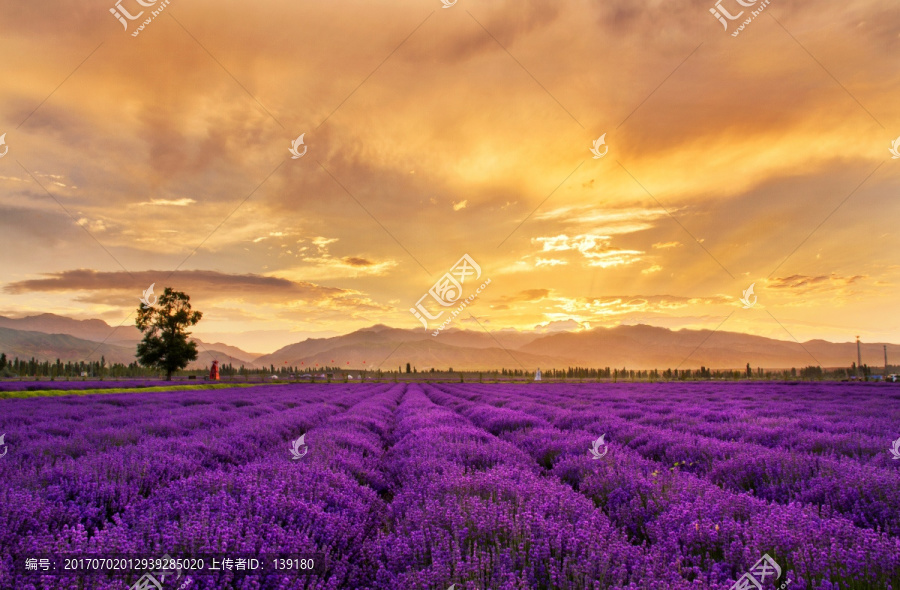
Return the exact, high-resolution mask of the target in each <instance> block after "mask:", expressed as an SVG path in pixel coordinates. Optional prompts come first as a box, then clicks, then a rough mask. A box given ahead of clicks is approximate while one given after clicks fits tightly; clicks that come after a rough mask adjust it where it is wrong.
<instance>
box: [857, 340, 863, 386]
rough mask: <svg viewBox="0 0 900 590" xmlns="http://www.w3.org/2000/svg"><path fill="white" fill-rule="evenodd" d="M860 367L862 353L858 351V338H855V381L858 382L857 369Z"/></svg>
mask: <svg viewBox="0 0 900 590" xmlns="http://www.w3.org/2000/svg"><path fill="white" fill-rule="evenodd" d="M861 366H862V353H861V352H860V349H859V336H857V337H856V380H857V381H859V368H860V367H861Z"/></svg>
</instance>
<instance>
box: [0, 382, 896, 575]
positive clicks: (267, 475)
mask: <svg viewBox="0 0 900 590" xmlns="http://www.w3.org/2000/svg"><path fill="white" fill-rule="evenodd" d="M0 434H5V445H6V446H5V447H4V449H6V455H5V456H3V457H0V559H2V561H0V588H4V589H6V588H15V589H16V590H30V589H37V588H67V589H68V588H86V589H117V590H124V589H126V588H129V587H130V586H131V585H132V584H135V583H136V582H137V580H138V578H139V577H140V574H139V573H127V574H121V575H115V576H114V575H106V574H97V573H95V574H93V575H85V574H84V573H79V574H74V573H70V574H62V575H55V576H48V575H39V574H35V573H24V572H23V571H21V567H20V565H21V562H20V561H19V560H20V559H23V558H24V557H27V556H37V555H44V554H93V555H101V556H103V555H126V554H127V555H142V556H147V557H151V556H162V555H163V554H168V555H171V556H173V557H177V556H189V555H200V554H207V555H209V554H226V553H233V554H242V555H251V554H258V555H262V554H274V553H295V554H310V555H312V554H315V555H316V556H317V558H316V559H317V561H318V562H319V563H320V564H321V565H320V566H319V567H318V568H317V569H316V571H315V572H313V573H299V574H294V575H286V574H275V573H273V572H268V573H266V574H265V575H253V576H251V575H239V574H238V573H237V572H233V571H232V572H224V573H217V574H212V575H192V574H191V573H187V574H184V575H183V576H182V577H181V578H180V579H179V580H172V579H171V576H170V578H169V580H166V582H165V585H164V586H163V587H164V588H173V589H174V588H191V589H193V588H204V589H213V588H240V589H263V588H279V589H295V588H296V589H301V588H302V589H307V588H308V589H312V588H316V589H341V588H354V589H357V588H358V589H369V590H394V589H434V590H444V589H446V588H449V587H450V586H451V585H454V584H455V589H456V590H475V589H479V590H487V589H496V590H501V589H502V590H513V589H515V590H526V589H529V590H535V589H541V590H543V589H556V588H559V589H571V590H575V589H606V588H610V589H612V588H627V589H654V590H669V589H688V588H691V589H697V590H701V589H722V590H727V589H729V588H731V587H732V586H733V585H734V584H735V582H736V580H738V579H739V578H741V577H742V576H743V575H744V574H745V573H746V572H748V571H750V570H751V568H752V567H753V566H754V564H756V563H757V562H758V561H759V560H760V558H761V557H762V556H763V555H764V554H767V555H768V556H770V557H771V558H772V559H773V560H774V561H775V562H777V564H778V565H779V566H780V569H781V570H782V575H781V576H780V578H779V579H778V580H777V582H773V581H772V579H771V577H770V578H769V579H768V580H767V581H766V584H767V585H766V586H764V587H765V588H778V587H780V586H783V585H784V584H787V585H786V586H784V587H786V588H794V589H800V588H803V589H873V590H874V589H879V590H880V589H895V590H896V589H900V461H895V460H893V459H892V455H891V453H890V452H889V448H890V446H891V441H892V440H893V439H895V438H897V437H900V389H898V388H893V387H890V386H868V385H863V384H846V385H841V384H821V385H808V384H803V385H792V384H731V383H728V384H713V383H703V384H697V383H688V384H685V383H679V384H674V383H673V384H666V383H662V384H652V385H651V384H618V385H610V384H584V385H556V384H541V385H492V384H452V385H450V384H431V385H430V384H346V385H309V384H304V385H273V386H260V387H252V388H244V389H220V390H214V391H180V392H158V393H149V392H148V393H131V394H107V395H88V396H77V397H76V396H71V397H55V398H44V399H42V398H34V399H8V400H0ZM300 435H304V441H303V442H304V443H305V448H306V453H305V454H304V455H302V458H299V459H295V458H293V456H292V452H291V450H292V444H291V441H293V440H296V439H297V438H298V437H299V436H300ZM600 435H605V436H604V443H605V444H604V445H603V447H602V448H603V453H602V456H601V457H600V458H594V456H593V455H592V454H591V452H590V450H591V449H592V441H595V440H597V439H598V437H600ZM2 452H3V451H2V450H0V453H2ZM787 580H790V582H789V583H787ZM745 587H747V588H753V587H755V586H745Z"/></svg>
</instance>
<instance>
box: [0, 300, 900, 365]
mask: <svg viewBox="0 0 900 590" xmlns="http://www.w3.org/2000/svg"><path fill="white" fill-rule="evenodd" d="M139 338H140V333H139V332H138V331H137V329H136V328H134V327H133V326H122V327H120V328H117V329H115V330H114V329H113V327H112V326H110V325H109V324H107V323H106V322H104V321H102V320H74V319H72V318H66V317H62V316H57V315H53V314H41V315H36V316H31V317H27V318H21V319H11V318H5V317H2V316H0V352H6V354H7V356H9V357H15V356H18V357H19V358H31V357H32V356H34V357H35V358H37V359H41V360H51V361H55V360H56V359H57V358H59V359H62V360H63V361H70V360H71V361H80V360H84V359H86V358H87V356H88V355H90V354H91V352H94V351H95V352H94V354H93V356H92V357H91V358H92V359H94V360H96V359H99V358H100V355H103V356H105V357H106V359H107V361H108V362H122V363H129V362H132V361H133V360H134V351H135V346H136V344H137V342H138V340H139ZM104 339H106V341H105V342H103V340H104ZM101 342H102V344H101ZM197 342H198V344H199V346H198V351H199V358H198V360H197V361H196V363H194V364H193V365H192V367H204V366H208V365H209V364H210V362H211V361H212V359H213V358H218V359H219V362H221V363H228V362H231V363H232V364H234V365H236V366H239V365H241V364H243V365H244V366H246V367H248V368H251V367H268V366H270V365H274V366H275V367H281V366H284V365H290V366H296V367H300V368H301V370H302V369H304V368H310V369H312V370H314V369H315V367H316V365H317V364H318V366H320V367H321V366H326V365H328V366H340V367H348V368H353V369H357V370H358V369H363V368H372V369H377V368H382V369H386V370H390V369H393V368H394V367H402V368H404V369H405V367H406V363H410V364H411V365H413V366H414V367H416V369H417V370H419V371H427V370H429V369H431V368H435V369H439V370H446V369H449V368H453V369H456V370H492V369H500V368H504V367H505V368H507V369H525V370H527V371H533V370H534V369H536V368H538V367H540V368H543V369H549V368H565V367H569V366H582V367H585V366H587V367H600V368H602V367H611V368H623V367H624V368H628V369H660V370H665V369H668V368H672V369H674V368H682V369H696V368H699V367H700V366H706V367H711V368H713V369H741V370H742V369H743V368H744V367H745V366H746V364H747V363H750V366H751V367H753V368H754V369H755V368H756V367H763V368H765V369H789V368H791V367H796V368H798V369H799V368H802V367H805V366H808V365H820V366H822V367H825V368H834V367H849V366H850V364H851V363H853V362H855V361H856V343H855V342H843V343H834V342H826V341H824V340H810V341H808V342H804V343H802V344H800V343H797V342H790V341H785V340H775V339H772V338H765V337H762V336H753V335H749V334H740V333H736V332H724V331H717V332H713V331H710V330H678V331H672V330H669V329H666V328H657V327H653V326H644V325H637V326H618V327H614V328H595V329H592V330H584V331H579V332H555V333H552V334H544V333H537V332H519V331H515V330H501V331H495V332H491V333H488V332H485V331H483V330H461V329H450V330H446V331H444V332H442V333H441V334H440V336H437V337H434V336H431V332H430V331H425V330H421V329H414V330H410V329H399V328H391V327H389V326H384V325H376V326H371V327H369V328H363V329H361V330H357V331H355V332H352V333H350V334H344V335H341V336H334V337H331V338H308V339H306V340H303V341H302V342H297V343H295V344H290V345H288V346H285V347H283V348H281V349H279V350H277V351H275V352H273V353H271V354H266V355H263V356H261V357H258V358H255V357H256V355H254V354H251V353H248V352H245V351H243V350H241V349H240V348H237V347H234V346H230V345H228V344H223V343H214V344H210V343H205V342H202V341H200V340H197ZM98 345H99V348H98ZM882 346H883V345H882V344H880V343H869V344H863V345H862V357H863V363H866V364H868V365H870V366H875V367H881V366H882V365H883V363H884V354H883V348H882ZM887 347H888V356H889V358H890V359H892V360H893V363H894V364H897V359H898V358H900V346H897V345H894V344H888V345H887Z"/></svg>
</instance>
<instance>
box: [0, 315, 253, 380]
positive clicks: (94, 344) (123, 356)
mask: <svg viewBox="0 0 900 590" xmlns="http://www.w3.org/2000/svg"><path fill="white" fill-rule="evenodd" d="M7 325H17V326H29V327H32V328H34V329H32V330H26V329H23V328H20V329H10V328H8V327H4V326H7ZM126 328H129V329H130V330H133V332H130V331H129V330H128V329H126ZM49 330H63V331H61V332H55V333H54V332H49ZM68 330H71V331H72V332H74V334H78V333H79V330H83V331H84V332H85V334H86V335H87V336H90V337H89V338H88V337H79V336H76V335H73V333H69V332H68ZM117 336H128V338H125V339H121V338H117ZM104 339H107V340H106V342H103V340H104ZM139 340H140V331H138V330H137V328H134V327H133V326H131V327H126V326H122V327H121V328H118V329H116V330H115V331H113V327H112V326H110V325H109V324H107V323H106V322H104V321H102V320H74V319H71V318H66V317H62V316H57V315H53V314H43V315H40V316H31V317H28V318H22V319H21V320H15V319H12V320H11V319H10V318H5V317H2V316H0V352H5V353H6V356H7V357H9V358H10V359H12V358H15V357H19V358H20V359H30V358H31V357H34V358H35V359H38V360H41V361H45V360H48V361H55V360H56V359H60V360H61V361H62V362H69V361H73V362H79V361H96V360H100V357H101V356H102V357H105V358H106V361H107V363H110V364H111V363H122V364H128V363H133V362H134V361H135V350H136V348H137V343H138V342H139ZM192 340H193V341H195V342H197V360H196V361H195V362H193V363H191V364H190V365H188V368H189V369H196V368H203V367H207V366H209V365H210V364H211V363H212V360H213V359H218V360H219V363H220V364H225V363H231V364H233V365H235V366H240V365H244V366H245V367H248V368H254V367H256V364H255V363H254V362H253V359H254V357H255V356H256V355H253V354H250V353H247V352H244V351H243V350H241V349H240V348H237V347H235V346H230V345H228V344H221V343H214V344H209V343H206V342H203V341H202V340H200V339H199V338H192Z"/></svg>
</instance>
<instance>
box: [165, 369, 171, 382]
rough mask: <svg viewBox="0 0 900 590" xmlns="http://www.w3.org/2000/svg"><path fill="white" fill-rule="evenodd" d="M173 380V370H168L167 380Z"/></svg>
mask: <svg viewBox="0 0 900 590" xmlns="http://www.w3.org/2000/svg"><path fill="white" fill-rule="evenodd" d="M171 380H172V371H166V381H171Z"/></svg>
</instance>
